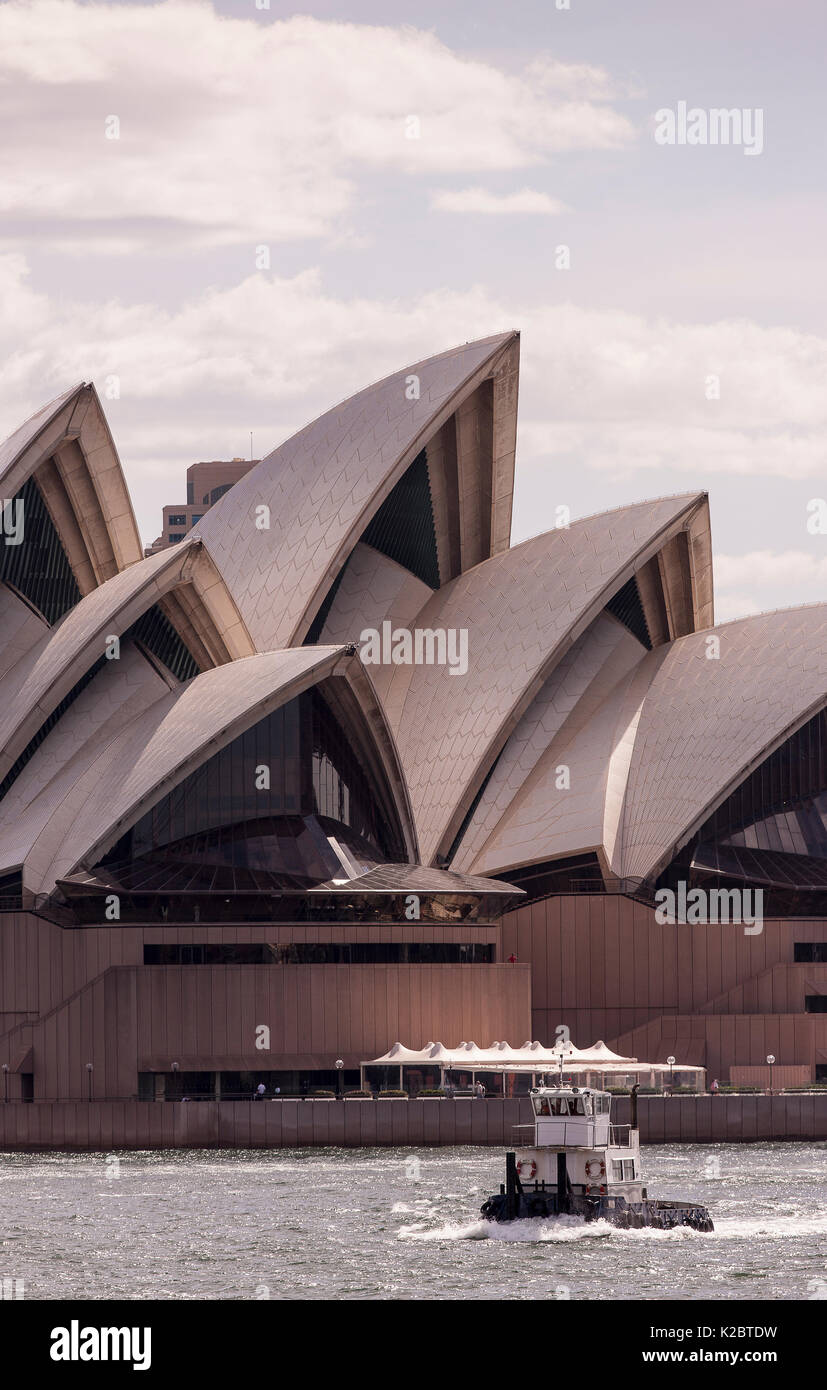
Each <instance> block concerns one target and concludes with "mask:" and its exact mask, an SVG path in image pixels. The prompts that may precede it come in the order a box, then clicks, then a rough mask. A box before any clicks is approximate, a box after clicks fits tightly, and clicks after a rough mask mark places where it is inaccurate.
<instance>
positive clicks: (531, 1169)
mask: <svg viewBox="0 0 827 1390" xmlns="http://www.w3.org/2000/svg"><path fill="white" fill-rule="evenodd" d="M524 1168H527V1169H528V1176H529V1177H530V1178H536V1176H537V1164H536V1163H535V1162H534V1159H533V1158H531V1159H529V1158H521V1159H520V1161H519V1163H518V1164H517V1172H518V1173H519V1175H520V1177H522V1176H523V1169H524Z"/></svg>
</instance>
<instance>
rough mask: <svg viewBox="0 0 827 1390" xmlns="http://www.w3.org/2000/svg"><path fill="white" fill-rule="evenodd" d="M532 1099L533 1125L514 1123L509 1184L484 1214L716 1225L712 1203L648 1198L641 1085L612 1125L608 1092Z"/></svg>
mask: <svg viewBox="0 0 827 1390" xmlns="http://www.w3.org/2000/svg"><path fill="white" fill-rule="evenodd" d="M531 1104H532V1108H533V1111H534V1119H533V1122H532V1123H531V1124H528V1125H517V1126H516V1127H515V1135H514V1143H515V1148H514V1151H513V1152H511V1153H507V1154H506V1180H505V1183H504V1184H503V1185H501V1187H500V1191H499V1193H498V1194H496V1195H495V1196H493V1197H489V1198H488V1200H487V1201H486V1202H485V1203H484V1204H483V1206H482V1209H481V1210H482V1214H483V1216H485V1217H487V1218H488V1219H489V1220H494V1221H514V1220H518V1219H520V1218H522V1219H526V1218H545V1217H555V1216H574V1217H580V1218H582V1219H584V1220H586V1221H597V1220H606V1221H609V1222H610V1223H611V1224H612V1225H615V1226H622V1227H626V1228H632V1227H639V1226H659V1227H661V1228H663V1229H670V1228H671V1227H673V1226H690V1227H692V1228H693V1229H694V1230H697V1231H711V1230H712V1229H713V1227H712V1221H711V1219H710V1216H709V1212H708V1211H707V1209H706V1207H702V1206H697V1205H695V1204H693V1203H689V1202H664V1201H655V1200H653V1199H651V1198H650V1197H649V1196H648V1193H647V1190H646V1188H645V1187H644V1186H643V1172H642V1167H641V1160H640V1131H639V1129H638V1127H637V1094H636V1089H635V1090H634V1091H633V1093H632V1121H631V1124H628V1125H615V1124H612V1118H611V1105H612V1097H611V1095H610V1094H609V1092H608V1091H598V1090H592V1089H590V1088H582V1089H581V1088H579V1087H577V1086H565V1085H561V1086H539V1087H535V1088H534V1090H532V1092H531Z"/></svg>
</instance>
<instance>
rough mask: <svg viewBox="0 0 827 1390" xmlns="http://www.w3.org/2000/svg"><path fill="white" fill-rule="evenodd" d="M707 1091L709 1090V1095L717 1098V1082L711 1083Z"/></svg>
mask: <svg viewBox="0 0 827 1390" xmlns="http://www.w3.org/2000/svg"><path fill="white" fill-rule="evenodd" d="M709 1090H710V1093H711V1094H712V1095H713V1096H717V1094H718V1082H717V1081H713V1083H712V1085H711V1086H710V1088H709Z"/></svg>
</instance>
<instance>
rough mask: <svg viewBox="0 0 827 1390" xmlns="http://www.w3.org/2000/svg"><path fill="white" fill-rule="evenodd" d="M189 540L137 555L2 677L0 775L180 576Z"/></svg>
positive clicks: (86, 598)
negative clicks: (114, 639)
mask: <svg viewBox="0 0 827 1390" xmlns="http://www.w3.org/2000/svg"><path fill="white" fill-rule="evenodd" d="M191 545H192V542H191V541H182V542H181V544H180V545H178V546H172V547H170V549H169V550H161V551H159V552H158V553H157V555H152V556H150V557H149V559H147V560H139V561H138V563H137V564H135V565H130V567H129V569H127V570H122V571H121V573H120V574H116V575H114V576H113V578H112V579H109V580H107V582H106V583H105V584H101V586H100V587H99V588H97V589H93V590H92V592H91V593H90V594H87V595H86V597H85V598H82V599H81V601H80V603H78V604H76V605H75V607H74V608H73V609H71V611H70V612H69V613H67V614H66V617H65V618H63V619H62V620H61V622H59V623H58V624H57V626H56V627H54V628H51V629H47V631H46V632H44V634H43V636H42V637H41V638H40V640H39V641H38V642H37V643H36V644H35V645H34V646H33V647H31V648H30V649H29V651H28V652H27V653H26V654H25V655H24V656H23V657H22V658H21V659H20V661H18V662H17V664H16V665H15V666H14V667H12V669H11V671H9V672H8V673H7V674H6V676H5V677H4V678H3V680H2V681H0V748H1V749H2V753H0V777H2V776H4V775H5V773H6V772H7V771H8V769H9V768H10V767H11V765H12V763H13V762H14V761H15V758H16V757H17V756H18V754H19V753H20V752H21V750H22V749H23V748H24V747H25V745H26V744H27V743H28V741H29V739H30V738H31V737H32V735H33V734H34V733H35V732H36V730H37V729H38V728H39V727H40V725H41V724H42V723H43V720H44V719H45V718H46V716H47V715H48V714H50V713H51V711H52V710H53V709H54V708H55V706H56V705H58V704H59V703H60V701H61V700H62V699H63V697H64V695H66V694H67V693H68V692H69V690H71V688H72V686H73V685H74V684H75V682H76V681H77V680H78V679H79V678H80V677H81V676H82V675H83V674H84V672H85V671H87V670H88V669H89V667H90V666H93V665H94V663H95V662H96V661H97V660H98V658H99V657H101V656H103V654H104V650H105V646H106V639H107V637H109V636H110V635H114V636H120V635H121V634H122V633H123V632H125V631H126V629H127V628H128V627H129V626H130V624H131V623H133V622H134V621H135V619H136V618H138V617H140V615H141V614H142V613H145V612H146V610H147V609H148V608H151V607H152V605H153V604H154V603H155V601H156V599H158V598H159V597H160V596H161V594H163V593H164V592H165V591H166V590H167V589H169V588H171V587H172V586H173V585H174V584H175V583H177V582H178V581H179V580H180V578H181V572H182V568H183V565H184V563H185V561H186V557H187V551H188V549H189V547H190V546H191Z"/></svg>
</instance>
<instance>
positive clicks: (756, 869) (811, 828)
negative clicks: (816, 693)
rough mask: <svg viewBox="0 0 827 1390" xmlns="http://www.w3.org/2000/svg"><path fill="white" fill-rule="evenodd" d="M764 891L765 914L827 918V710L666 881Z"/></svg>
mask: <svg viewBox="0 0 827 1390" xmlns="http://www.w3.org/2000/svg"><path fill="white" fill-rule="evenodd" d="M680 879H683V880H685V881H686V882H688V883H690V884H691V885H692V886H693V887H706V888H711V887H720V888H744V887H752V888H761V889H762V890H763V891H764V909H763V910H764V915H765V916H770V917H771V916H780V917H808V916H817V917H821V916H824V915H826V914H827V710H822V711H821V712H820V713H819V714H817V715H815V716H814V717H813V718H812V719H810V720H808V722H807V723H806V724H804V725H803V726H802V727H801V728H800V729H798V730H797V732H796V733H794V734H792V735H791V736H790V738H788V739H787V740H786V742H784V743H783V744H782V745H781V747H780V748H778V749H776V751H775V752H774V753H771V754H770V756H769V757H768V758H766V759H765V760H764V762H763V763H761V765H760V766H759V767H757V768H756V769H755V771H754V772H752V773H751V774H750V776H749V777H747V778H745V780H744V781H743V782H742V783H741V785H740V786H739V787H736V789H735V791H733V792H732V793H731V795H730V796H729V797H727V799H726V801H725V802H724V803H723V804H722V805H721V806H719V807H718V809H717V810H716V811H715V812H714V813H713V814H712V815H711V816H710V818H709V820H708V821H707V822H706V824H705V825H703V826H702V827H701V829H700V831H699V832H698V834H697V835H696V836H695V837H694V838H693V840H692V841H691V842H690V843H689V844H688V845H687V846H686V847H685V848H684V849H683V850H681V852H680V853H679V854H678V855H677V856H676V857H675V859H674V860H673V862H672V863H671V864H670V865H669V867H668V869H667V870H666V871H665V873H664V874H663V875H662V877H661V879H660V880H659V886H661V887H674V886H675V885H676V884H677V882H678V881H679V880H680Z"/></svg>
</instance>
